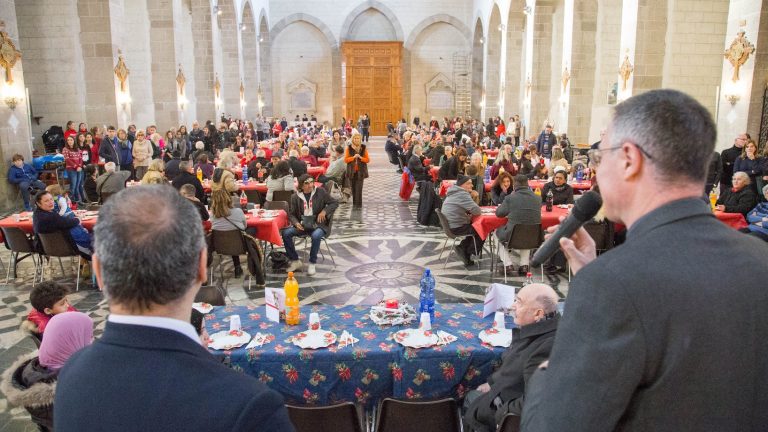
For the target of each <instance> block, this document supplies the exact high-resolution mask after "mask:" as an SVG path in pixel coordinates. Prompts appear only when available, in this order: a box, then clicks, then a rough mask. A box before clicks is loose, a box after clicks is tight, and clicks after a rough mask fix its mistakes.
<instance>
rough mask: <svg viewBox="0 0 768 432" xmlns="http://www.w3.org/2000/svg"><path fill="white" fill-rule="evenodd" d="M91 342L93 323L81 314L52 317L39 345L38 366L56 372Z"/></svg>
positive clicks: (74, 313)
mask: <svg viewBox="0 0 768 432" xmlns="http://www.w3.org/2000/svg"><path fill="white" fill-rule="evenodd" d="M91 342H93V321H92V320H91V318H90V317H89V316H88V315H86V314H84V313H82V312H64V313H60V314H58V315H54V317H53V318H51V320H50V321H49V322H48V325H47V326H46V328H45V336H44V337H43V342H42V343H41V344H40V364H41V365H43V366H45V367H47V368H48V369H53V370H58V369H61V368H62V367H63V366H64V364H65V363H66V362H67V360H69V358H70V357H71V356H72V354H74V353H76V352H77V351H79V350H80V349H82V348H84V347H86V346H88V345H90V344H91Z"/></svg>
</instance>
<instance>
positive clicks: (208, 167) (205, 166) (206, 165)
mask: <svg viewBox="0 0 768 432" xmlns="http://www.w3.org/2000/svg"><path fill="white" fill-rule="evenodd" d="M194 160H195V161H197V163H196V164H195V175H197V169H198V168H200V170H201V171H202V172H203V179H206V180H210V178H211V177H213V170H214V169H216V167H214V166H213V164H212V163H211V162H210V161H209V159H208V155H207V154H205V153H203V154H201V155H200V156H198V157H197V159H194Z"/></svg>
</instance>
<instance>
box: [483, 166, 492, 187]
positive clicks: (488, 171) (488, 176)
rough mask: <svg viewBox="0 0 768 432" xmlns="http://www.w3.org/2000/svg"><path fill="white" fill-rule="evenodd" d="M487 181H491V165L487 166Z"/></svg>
mask: <svg viewBox="0 0 768 432" xmlns="http://www.w3.org/2000/svg"><path fill="white" fill-rule="evenodd" d="M484 181H485V183H490V182H491V167H489V166H488V167H485V176H484Z"/></svg>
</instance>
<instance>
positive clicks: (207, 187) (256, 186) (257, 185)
mask: <svg viewBox="0 0 768 432" xmlns="http://www.w3.org/2000/svg"><path fill="white" fill-rule="evenodd" d="M293 183H294V185H295V187H296V188H297V189H298V187H299V183H298V179H297V180H294V182H293ZM237 186H238V188H239V189H238V190H240V191H248V190H250V191H256V192H259V193H262V194H266V193H267V184H266V183H264V182H257V181H254V180H250V181H249V182H248V183H244V182H243V181H241V180H238V182H237ZM315 186H317V187H322V186H323V184H322V183H320V182H315ZM203 191H204V192H205V193H211V182H210V180H204V181H203Z"/></svg>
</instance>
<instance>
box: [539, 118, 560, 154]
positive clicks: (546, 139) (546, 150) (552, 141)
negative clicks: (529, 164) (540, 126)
mask: <svg viewBox="0 0 768 432" xmlns="http://www.w3.org/2000/svg"><path fill="white" fill-rule="evenodd" d="M556 144H557V137H556V136H555V134H553V133H552V125H547V126H546V127H545V128H544V130H543V131H542V132H541V133H540V134H539V138H538V139H537V140H536V150H537V151H538V152H539V154H540V155H541V156H542V157H543V158H544V159H546V160H550V159H552V149H553V148H554V147H555V145H556Z"/></svg>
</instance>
